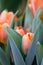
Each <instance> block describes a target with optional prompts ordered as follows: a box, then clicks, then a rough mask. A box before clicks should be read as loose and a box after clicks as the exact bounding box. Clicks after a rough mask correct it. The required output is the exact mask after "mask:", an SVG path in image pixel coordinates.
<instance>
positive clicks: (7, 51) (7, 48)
mask: <svg viewBox="0 0 43 65" xmlns="http://www.w3.org/2000/svg"><path fill="white" fill-rule="evenodd" d="M10 51H11V49H10V44H9V40H8V41H7V45H6V52H5V53H6V55H7V57H8V59H9V62H10Z"/></svg>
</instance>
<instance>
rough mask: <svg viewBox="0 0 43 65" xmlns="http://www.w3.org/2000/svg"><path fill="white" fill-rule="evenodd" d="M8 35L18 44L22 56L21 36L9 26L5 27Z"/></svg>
mask: <svg viewBox="0 0 43 65" xmlns="http://www.w3.org/2000/svg"><path fill="white" fill-rule="evenodd" d="M5 29H6V31H7V34H8V36H10V37H11V38H12V39H13V40H14V42H15V43H16V45H17V46H18V48H19V50H20V52H21V53H22V56H23V57H24V54H23V51H22V36H20V35H19V34H18V33H17V32H16V31H14V30H13V29H11V28H8V27H5Z"/></svg>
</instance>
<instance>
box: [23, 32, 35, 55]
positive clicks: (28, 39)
mask: <svg viewBox="0 0 43 65" xmlns="http://www.w3.org/2000/svg"><path fill="white" fill-rule="evenodd" d="M33 36H34V34H33V33H31V32H29V33H27V34H25V35H24V36H23V38H22V49H23V52H24V54H26V53H27V51H28V48H29V47H30V45H31V42H32V39H33Z"/></svg>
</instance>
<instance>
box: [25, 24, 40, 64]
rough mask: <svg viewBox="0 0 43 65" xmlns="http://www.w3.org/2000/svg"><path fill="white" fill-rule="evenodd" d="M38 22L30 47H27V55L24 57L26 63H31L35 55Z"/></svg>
mask: <svg viewBox="0 0 43 65" xmlns="http://www.w3.org/2000/svg"><path fill="white" fill-rule="evenodd" d="M39 26H40V24H39V25H38V26H37V29H36V31H35V34H34V38H33V41H32V44H31V46H30V48H29V49H28V53H27V57H26V65H32V62H33V60H34V57H35V55H36V43H37V41H38V29H39Z"/></svg>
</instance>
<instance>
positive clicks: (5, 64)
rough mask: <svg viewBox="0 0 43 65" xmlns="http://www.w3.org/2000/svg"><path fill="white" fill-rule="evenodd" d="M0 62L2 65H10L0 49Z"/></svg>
mask: <svg viewBox="0 0 43 65" xmlns="http://www.w3.org/2000/svg"><path fill="white" fill-rule="evenodd" d="M0 62H1V64H2V65H10V62H9V60H8V58H7V56H6V54H5V53H4V51H3V50H2V49H1V48H0Z"/></svg>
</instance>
